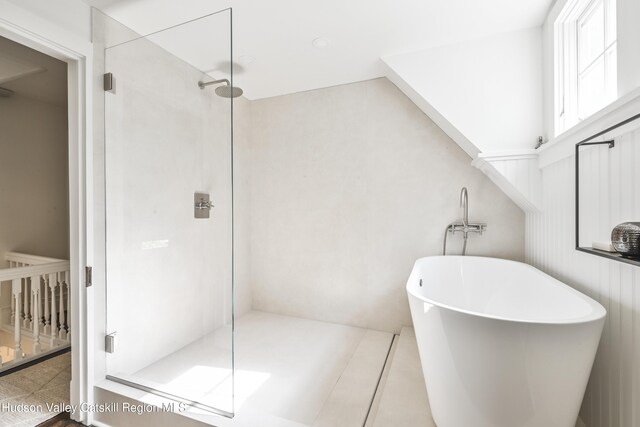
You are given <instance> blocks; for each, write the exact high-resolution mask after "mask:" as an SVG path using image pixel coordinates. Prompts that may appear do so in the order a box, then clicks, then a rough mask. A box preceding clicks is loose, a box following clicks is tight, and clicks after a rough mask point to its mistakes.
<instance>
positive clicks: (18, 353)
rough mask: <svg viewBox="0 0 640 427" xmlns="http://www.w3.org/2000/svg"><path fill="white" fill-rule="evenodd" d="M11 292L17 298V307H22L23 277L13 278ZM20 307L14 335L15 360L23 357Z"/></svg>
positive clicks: (16, 313) (16, 317)
mask: <svg viewBox="0 0 640 427" xmlns="http://www.w3.org/2000/svg"><path fill="white" fill-rule="evenodd" d="M11 293H12V296H13V298H14V299H15V300H16V307H20V294H21V293H22V279H13V281H12V285H11ZM20 325H21V322H20V309H19V308H17V309H16V312H15V324H14V326H13V330H14V335H13V339H14V341H15V347H14V349H15V355H14V356H13V360H20V359H22V347H21V346H20V341H21V340H22V337H21V333H22V328H21V327H20Z"/></svg>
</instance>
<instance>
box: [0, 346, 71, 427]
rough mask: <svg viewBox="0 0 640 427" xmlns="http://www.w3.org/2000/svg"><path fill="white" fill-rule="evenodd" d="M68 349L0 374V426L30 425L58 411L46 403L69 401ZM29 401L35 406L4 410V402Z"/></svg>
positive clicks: (69, 370)
mask: <svg viewBox="0 0 640 427" xmlns="http://www.w3.org/2000/svg"><path fill="white" fill-rule="evenodd" d="M70 381H71V352H66V353H64V354H61V355H59V356H56V357H53V358H51V359H48V360H45V361H43V362H40V363H38V364H36V365H33V366H29V367H28V368H24V369H22V370H20V371H17V372H14V373H11V374H7V375H4V376H2V377H0V426H2V427H4V426H12V427H34V426H37V425H39V424H41V423H43V422H44V421H47V420H48V419H50V418H52V417H54V416H55V415H57V414H58V411H55V412H54V411H51V410H49V408H47V403H49V404H61V403H62V404H68V403H69V383H70ZM20 403H22V404H25V405H33V408H34V409H35V410H28V411H12V410H9V411H5V409H4V408H3V407H4V405H7V404H10V405H17V404H20Z"/></svg>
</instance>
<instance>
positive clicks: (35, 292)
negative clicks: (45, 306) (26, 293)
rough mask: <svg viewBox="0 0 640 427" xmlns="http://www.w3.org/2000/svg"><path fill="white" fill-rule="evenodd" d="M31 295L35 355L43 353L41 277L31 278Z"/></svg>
mask: <svg viewBox="0 0 640 427" xmlns="http://www.w3.org/2000/svg"><path fill="white" fill-rule="evenodd" d="M31 293H32V300H33V301H34V302H35V304H33V353H34V354H38V353H40V352H41V351H42V346H41V345H40V276H32V277H31Z"/></svg>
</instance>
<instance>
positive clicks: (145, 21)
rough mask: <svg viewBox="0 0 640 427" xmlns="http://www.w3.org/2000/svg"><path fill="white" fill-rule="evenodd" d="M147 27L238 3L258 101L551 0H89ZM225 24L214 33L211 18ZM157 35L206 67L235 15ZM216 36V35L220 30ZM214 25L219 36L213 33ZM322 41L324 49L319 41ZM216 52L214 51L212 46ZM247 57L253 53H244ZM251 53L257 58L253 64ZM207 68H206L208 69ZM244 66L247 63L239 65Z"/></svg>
mask: <svg viewBox="0 0 640 427" xmlns="http://www.w3.org/2000/svg"><path fill="white" fill-rule="evenodd" d="M83 1H84V2H85V3H88V4H89V5H92V6H95V7H97V8H98V9H101V10H102V11H103V12H104V13H106V14H108V15H110V16H111V17H113V18H114V19H116V20H118V21H120V22H121V23H123V24H125V25H126V26H128V27H130V28H131V29H133V30H135V31H136V32H138V33H140V34H150V33H152V32H155V31H159V30H162V29H164V28H168V27H170V26H174V25H176V24H179V23H181V22H185V21H188V20H192V19H195V18H199V17H201V16H204V15H207V14H210V13H212V12H215V11H218V10H221V9H225V8H228V7H232V8H233V36H234V40H233V44H234V61H236V62H238V63H239V65H240V67H237V68H235V73H234V81H235V84H236V85H238V86H241V87H242V88H243V89H244V90H245V96H246V97H247V98H249V99H259V98H265V97H271V96H276V95H283V94H287V93H293V92H300V91H305V90H311V89H317V88H322V87H328V86H335V85H339V84H345V83H352V82H356V81H362V80H367V79H371V78H375V77H381V76H383V75H384V72H383V68H382V64H381V62H380V58H381V57H384V56H387V55H393V54H398V53H404V52H411V51H415V50H420V49H427V48H431V47H435V46H443V45H447V44H453V43H457V42H461V41H465V40H471V39H476V38H480V37H484V36H489V35H493V34H498V33H504V32H508V31H514V30H519V29H524V28H531V27H536V26H540V25H541V24H542V22H543V20H544V17H545V15H546V13H547V11H548V9H549V7H550V4H551V2H552V1H551V0H482V1H479V0H409V1H404V2H403V1H398V0H322V1H319V0H316V1H310V0H270V1H258V0H185V1H175V0H83ZM216 19H217V20H218V22H220V25H221V26H220V27H218V28H217V30H212V29H211V26H212V24H211V23H212V22H213V21H214V20H216ZM226 22H227V23H225V21H224V20H223V19H221V18H220V17H217V18H216V17H212V18H210V21H209V24H206V25H205V24H204V21H203V25H200V27H201V28H200V29H199V30H198V29H195V28H194V29H191V30H186V29H185V30H184V31H179V30H178V29H176V30H172V31H171V32H167V33H166V34H164V36H163V35H157V36H156V40H154V41H155V42H156V43H158V44H161V45H162V46H163V47H165V49H167V50H169V51H171V52H172V53H174V54H176V55H177V56H179V57H181V58H182V59H184V60H186V61H187V62H189V63H191V64H193V65H194V66H196V67H198V68H200V69H201V70H203V71H208V70H214V71H213V72H211V75H212V76H214V77H220V76H221V74H224V70H223V71H220V70H217V71H216V70H215V68H216V65H215V64H218V65H219V63H220V60H219V59H220V58H218V57H216V56H220V55H221V54H222V53H223V52H226V53H227V58H228V50H227V49H228V20H227V21H226ZM216 31H217V33H218V34H213V33H216ZM212 32H213V33H212ZM317 38H324V39H326V40H324V42H325V44H326V46H325V47H324V48H321V49H319V48H317V47H314V45H313V43H312V41H313V40H315V39H317ZM212 52H215V53H212ZM247 57H248V58H249V60H247ZM251 58H253V59H254V61H253V62H251ZM207 67H208V68H207ZM240 68H242V69H240Z"/></svg>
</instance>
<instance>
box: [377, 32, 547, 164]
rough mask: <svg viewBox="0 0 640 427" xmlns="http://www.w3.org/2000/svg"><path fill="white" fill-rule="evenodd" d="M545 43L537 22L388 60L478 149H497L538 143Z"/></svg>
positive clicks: (402, 76) (519, 147) (387, 59)
mask: <svg viewBox="0 0 640 427" xmlns="http://www.w3.org/2000/svg"><path fill="white" fill-rule="evenodd" d="M541 48H542V44H541V29H540V28H532V29H528V30H522V31H516V32H511V33H505V34H501V35H498V36H492V37H487V38H482V39H478V40H473V41H469V42H464V43H460V44H456V45H447V46H442V47H439V48H435V49H428V50H423V51H418V52H411V53H405V54H399V55H395V56H391V57H385V58H383V60H384V62H385V63H386V64H387V65H388V66H389V68H390V69H391V71H392V72H393V73H395V74H397V76H399V77H400V78H401V79H402V80H403V81H404V82H405V83H406V84H407V85H408V86H410V87H411V88H412V89H413V90H414V91H415V92H417V94H418V95H419V96H420V97H422V98H423V99H424V100H425V101H426V102H427V103H428V104H430V105H431V106H432V107H433V108H434V109H435V110H437V112H438V113H439V114H440V115H442V116H443V118H444V119H445V120H446V121H448V122H449V124H450V125H451V126H453V127H454V128H455V129H457V131H459V132H460V133H461V134H462V135H464V137H466V138H467V139H468V140H469V141H470V142H471V143H472V144H473V145H475V147H476V148H477V149H478V151H481V152H492V151H501V150H512V149H522V148H533V147H534V146H535V144H536V141H537V138H538V136H539V135H541V134H542V130H543V126H542V66H541V63H540V59H541V56H542V51H541ZM440 126H441V127H442V128H443V129H447V126H445V125H440ZM450 136H451V137H452V138H456V136H455V135H453V134H450ZM456 142H458V143H459V144H460V142H459V141H456ZM467 151H468V150H467Z"/></svg>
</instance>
